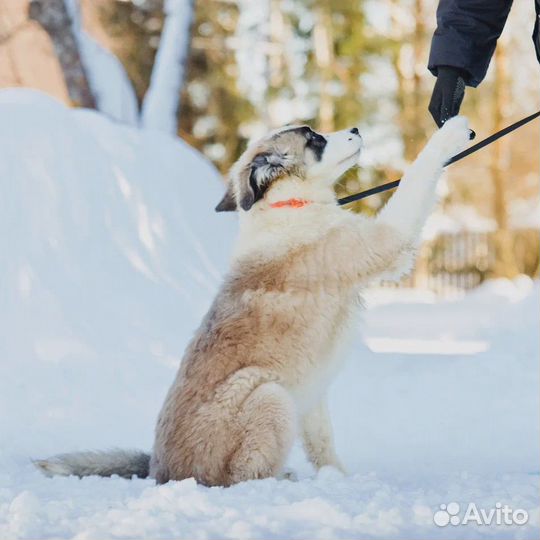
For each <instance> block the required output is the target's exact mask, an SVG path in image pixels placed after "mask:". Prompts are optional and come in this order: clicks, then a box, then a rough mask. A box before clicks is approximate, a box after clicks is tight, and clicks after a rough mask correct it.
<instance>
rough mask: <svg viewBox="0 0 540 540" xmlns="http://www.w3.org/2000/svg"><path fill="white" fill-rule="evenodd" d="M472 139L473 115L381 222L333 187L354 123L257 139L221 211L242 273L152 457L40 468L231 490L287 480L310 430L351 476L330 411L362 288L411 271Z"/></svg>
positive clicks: (200, 333)
mask: <svg viewBox="0 0 540 540" xmlns="http://www.w3.org/2000/svg"><path fill="white" fill-rule="evenodd" d="M468 139H469V130H468V127H467V121H466V120H465V119H464V118H462V117H458V118H454V119H451V120H449V121H448V122H447V123H446V124H445V125H444V126H443V127H442V129H441V130H439V131H438V132H437V133H435V135H433V137H432V138H431V139H430V141H429V142H428V144H427V146H426V147H425V148H424V150H423V151H422V152H421V153H420V155H419V156H418V158H417V159H416V161H415V162H414V163H413V164H412V165H411V166H410V167H409V169H408V170H407V171H406V173H405V175H404V177H403V180H402V182H401V184H400V186H399V188H398V189H397V191H396V192H395V194H394V195H393V196H392V198H391V199H390V200H389V202H388V203H387V204H386V206H385V207H384V208H383V209H382V210H381V211H380V212H379V214H378V215H377V216H376V217H374V218H366V217H363V216H359V215H356V214H354V213H351V212H348V211H345V210H343V209H341V208H339V207H338V205H337V204H336V200H335V195H334V190H333V185H334V183H335V182H336V181H337V179H338V178H339V177H340V176H341V175H342V174H343V173H344V172H345V171H346V170H347V169H349V168H350V167H352V166H353V165H355V164H356V163H357V159H358V156H359V154H360V151H361V148H362V138H361V137H360V134H359V132H358V129H357V128H352V129H348V130H344V131H338V132H335V133H331V134H325V135H321V134H319V133H316V132H314V131H313V130H312V129H310V128H309V127H307V126H296V127H291V126H288V127H284V128H282V129H280V130H277V131H275V132H273V133H271V134H269V135H268V136H266V137H264V138H263V139H261V140H259V141H258V142H256V143H254V144H252V145H250V146H249V147H248V149H247V150H246V151H245V152H244V154H243V155H242V156H241V157H240V159H239V160H238V162H237V163H236V164H235V165H234V167H233V168H232V170H231V174H230V179H229V185H228V190H227V192H226V194H225V197H224V198H223V200H222V201H221V202H220V203H219V205H218V206H217V208H216V210H217V211H234V210H238V211H239V214H240V215H239V222H240V234H239V238H238V242H237V245H236V249H235V253H234V256H233V260H232V266H231V269H230V271H229V273H228V275H227V276H226V278H225V280H224V283H223V285H222V287H221V289H220V291H219V292H218V294H217V296H216V298H215V300H214V302H213V304H212V306H211V308H210V310H209V311H208V313H207V315H206V316H205V318H204V319H203V321H202V323H201V325H200V327H199V329H198V330H197V332H196V333H195V336H194V337H193V339H192V341H191V343H190V344H189V346H188V348H187V350H186V352H185V355H184V358H183V360H182V363H181V365H180V369H179V371H178V374H177V376H176V379H175V381H174V382H173V385H172V387H171V388H170V390H169V393H168V395H167V397H166V399H165V403H164V405H163V408H162V410H161V413H160V415H159V418H158V421H157V426H156V432H155V444H154V450H153V453H152V455H151V456H149V455H148V454H144V453H142V452H125V451H119V450H117V451H112V452H81V453H74V454H63V455H60V456H55V457H52V458H50V459H46V460H41V461H37V462H36V465H37V466H38V467H39V468H41V469H42V470H43V471H44V472H45V473H46V474H48V475H54V474H60V475H69V474H74V475H78V476H85V475H90V474H97V475H102V476H105V475H107V476H108V475H111V474H118V475H120V476H124V477H131V476H132V475H137V476H141V477H145V476H148V475H149V476H151V477H152V478H155V479H156V481H157V482H159V483H163V482H167V481H168V480H181V479H183V478H188V477H194V478H195V479H196V480H197V481H198V482H200V483H202V484H205V485H209V486H214V485H219V486H229V485H231V484H234V483H236V482H241V481H244V480H250V479H255V478H265V477H270V476H278V475H279V474H280V473H281V471H282V469H283V465H284V463H285V461H286V459H287V455H288V453H289V450H290V448H291V445H292V443H293V441H294V439H295V437H296V436H297V435H299V436H301V438H302V440H303V443H304V447H305V450H306V453H307V455H308V457H309V459H310V461H311V462H312V463H313V465H314V466H315V467H316V468H320V467H322V466H324V465H331V466H334V467H337V468H340V469H341V468H342V466H341V464H340V462H339V459H338V458H337V456H336V453H335V450H334V445H333V441H332V429H331V425H330V420H329V416H328V412H327V408H326V403H325V394H326V390H327V387H328V385H329V383H330V381H331V380H332V376H333V374H334V373H335V372H336V370H337V369H338V367H339V364H340V362H339V357H338V355H336V354H335V348H336V344H337V342H338V338H339V336H340V335H341V333H342V332H343V330H344V328H346V326H347V321H348V320H349V319H350V316H351V312H352V310H353V309H354V307H355V306H356V305H358V293H359V291H360V290H361V289H362V287H364V286H365V285H366V284H368V283H370V282H373V281H374V280H380V279H382V278H384V279H389V278H396V279H397V278H398V277H400V276H401V275H403V274H404V273H405V272H407V271H409V269H410V268H411V266H412V263H413V261H414V255H415V249H416V246H417V244H418V242H419V237H420V231H421V229H422V226H423V224H424V222H425V220H426V218H427V216H428V215H429V213H430V212H431V210H432V208H433V205H434V203H435V200H436V184H437V180H438V179H439V177H440V175H441V172H442V170H443V167H444V165H445V163H446V162H447V161H448V160H449V159H450V158H451V157H452V156H453V155H454V154H456V153H457V152H459V151H460V150H462V149H463V148H464V147H465V145H466V144H467V141H468Z"/></svg>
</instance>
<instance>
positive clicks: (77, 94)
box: [28, 0, 96, 109]
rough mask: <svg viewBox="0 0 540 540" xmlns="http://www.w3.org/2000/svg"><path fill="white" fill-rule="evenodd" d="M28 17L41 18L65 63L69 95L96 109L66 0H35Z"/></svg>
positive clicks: (63, 66) (65, 77) (73, 99)
mask: <svg viewBox="0 0 540 540" xmlns="http://www.w3.org/2000/svg"><path fill="white" fill-rule="evenodd" d="M28 16H29V18H30V19H32V20H35V21H37V22H38V23H39V24H40V25H41V26H42V27H43V29H44V30H45V31H46V32H47V33H48V34H49V36H50V38H51V41H52V43H53V45H54V49H55V51H56V55H57V57H58V61H59V62H60V65H61V66H62V71H63V73H64V79H65V81H66V86H67V90H68V93H69V97H70V99H71V101H72V102H73V104H74V105H76V106H78V107H86V108H90V109H95V108H96V101H95V98H94V95H93V94H92V90H91V88H90V84H89V82H88V78H87V76H86V72H85V69H84V65H83V63H82V61H81V55H80V52H79V47H78V44H77V40H76V37H75V34H74V32H73V27H72V22H73V21H72V20H71V17H70V15H69V13H68V10H67V7H66V5H65V3H64V0H31V1H30V3H29V7H28Z"/></svg>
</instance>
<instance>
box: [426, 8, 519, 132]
mask: <svg viewBox="0 0 540 540" xmlns="http://www.w3.org/2000/svg"><path fill="white" fill-rule="evenodd" d="M511 6H512V0H440V2H439V7H438V8H437V29H436V30H435V33H434V34H433V39H432V41H431V52H430V55H429V63H428V68H429V70H430V71H431V73H433V75H435V76H436V77H437V82H436V83H435V88H434V89H433V95H432V96H431V102H430V104H429V111H430V113H431V115H432V116H433V119H434V120H435V122H436V123H437V125H438V126H439V127H440V126H441V125H442V124H443V123H444V122H445V121H446V120H448V118H451V117H452V116H455V115H457V114H458V113H459V108H460V106H461V102H462V101H463V96H464V94H465V86H466V85H467V86H473V87H476V86H478V85H479V84H480V83H481V82H482V80H483V78H484V77H485V75H486V71H487V68H488V66H489V62H490V60H491V57H492V56H493V51H494V50H495V46H496V44H497V39H498V38H499V36H500V35H501V32H502V31H503V28H504V24H505V22H506V19H507V17H508V13H509V12H510V8H511Z"/></svg>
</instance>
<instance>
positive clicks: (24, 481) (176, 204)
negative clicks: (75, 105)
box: [0, 89, 540, 539]
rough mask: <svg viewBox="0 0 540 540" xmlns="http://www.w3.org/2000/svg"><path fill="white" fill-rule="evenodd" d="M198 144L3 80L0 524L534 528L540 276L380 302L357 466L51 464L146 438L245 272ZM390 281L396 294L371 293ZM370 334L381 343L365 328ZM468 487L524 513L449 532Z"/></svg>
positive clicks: (356, 386) (359, 371)
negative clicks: (179, 474) (139, 470)
mask: <svg viewBox="0 0 540 540" xmlns="http://www.w3.org/2000/svg"><path fill="white" fill-rule="evenodd" d="M222 191H223V187H222V185H221V183H220V179H219V177H218V175H217V173H216V171H215V170H214V168H213V167H212V166H211V165H210V164H209V163H208V162H207V161H206V160H205V159H204V158H202V157H201V156H200V155H199V154H198V153H197V152H195V151H194V150H193V149H191V148H190V147H188V146H187V145H185V144H184V143H182V142H181V141H179V140H177V139H174V138H171V137H168V136H166V135H163V134H160V133H158V132H151V131H138V130H134V129H132V128H129V127H125V126H122V125H119V124H115V123H113V122H111V121H110V120H107V119H106V118H104V117H103V116H100V115H98V114H97V113H94V112H89V111H76V110H69V109H66V108H65V107H64V106H62V105H60V104H59V103H57V102H55V101H53V100H51V99H50V98H47V97H46V96H44V95H42V94H39V93H36V92H32V91H26V90H20V89H19V90H10V91H3V92H0V210H1V211H0V230H1V231H2V233H1V235H0V283H1V291H0V292H1V294H0V325H1V334H0V441H1V442H2V444H1V446H0V537H2V538H44V537H54V538H72V537H78V538H119V537H122V538H149V537H151V538H171V537H176V538H193V537H197V538H246V537H250V538H268V537H274V538H282V537H290V538H306V537H314V538H315V537H318V538H334V537H336V538H338V537H339V538H355V537H362V538H386V539H389V538H412V537H414V538H418V539H420V538H430V539H433V538H480V537H486V536H491V537H494V538H495V537H496V538H498V539H499V538H532V537H537V536H538V532H539V529H538V488H537V486H538V478H539V470H540V467H539V461H538V455H539V448H538V441H539V433H538V425H539V418H538V415H539V408H540V407H539V399H538V356H539V350H538V349H539V346H538V339H537V337H538V325H539V310H538V295H539V288H538V284H534V283H533V282H531V281H530V280H528V279H520V280H517V281H515V282H508V281H504V280H503V281H497V282H493V283H488V284H486V285H485V286H483V287H481V288H480V289H478V290H476V291H474V292H473V293H471V294H470V295H468V296H467V297H465V298H464V299H462V300H459V301H455V302H446V303H438V302H434V301H433V299H432V298H429V297H426V296H422V295H418V294H417V293H415V294H414V296H412V297H411V296H408V295H407V294H406V293H405V292H401V291H396V292H392V294H391V295H389V294H388V292H386V293H385V296H387V297H388V296H390V302H392V303H388V301H387V302H386V303H383V304H380V305H376V304H373V307H372V308H370V309H368V311H367V312H366V313H365V315H364V321H363V323H362V324H361V325H359V326H358V331H357V332H356V335H355V336H353V338H352V341H351V343H350V344H349V346H347V347H346V348H345V351H344V354H346V355H347V363H346V367H345V370H344V372H343V373H342V374H341V375H340V376H339V377H338V379H337V380H336V381H335V383H334V384H333V386H332V388H331V390H330V404H331V414H332V418H333V422H334V428H335V432H336V442H337V446H338V452H339V453H340V455H341V456H342V458H343V461H344V462H345V464H346V466H347V467H348V468H349V471H350V476H347V477H343V476H341V475H340V474H338V473H337V472H335V471H331V470H323V471H321V472H320V473H319V474H318V475H317V476H313V471H312V470H311V469H310V467H309V465H308V464H307V463H306V461H305V459H304V457H303V455H302V452H301V450H300V449H299V448H298V447H297V448H295V450H294V452H293V455H292V457H291V465H292V466H293V467H294V468H296V469H297V471H298V472H299V475H300V478H301V480H300V481H299V482H297V483H292V482H286V481H283V482H278V481H276V480H273V479H270V480H264V481H259V482H247V483H245V484H241V485H238V486H234V487H233V488H230V489H219V488H214V489H207V488H204V487H201V486H197V485H196V484H195V483H194V482H193V481H192V480H185V481H183V482H171V483H169V484H167V485H164V486H155V485H154V484H153V482H152V481H150V480H133V481H126V480H122V479H119V478H111V479H100V478H86V479H83V480H78V479H76V478H57V479H52V480H51V479H47V478H44V477H42V476H40V474H39V473H38V472H37V471H36V470H34V468H33V467H32V465H31V463H30V461H29V460H30V458H32V457H41V456H45V455H49V454H51V453H55V452H61V451H68V450H80V449H99V448H108V447H114V446H117V447H137V448H142V449H149V448H150V447H151V444H152V430H153V425H154V422H155V417H156V414H157V412H158V410H159V407H160V405H161V402H162V400H163V398H164V395H165V392H166V390H167V388H168V386H169V384H170V382H171V381H172V378H173V376H174V373H175V371H176V369H177V367H178V364H179V362H180V358H181V355H182V352H183V349H184V346H185V344H186V342H187V340H188V339H189V337H190V335H191V333H192V331H193V329H194V328H195V326H196V325H197V324H198V322H199V320H200V318H201V316H202V315H203V313H204V312H205V310H206V308H207V307H208V305H209V302H210V301H211V299H212V295H213V293H214V292H215V290H216V288H217V286H218V285H219V281H220V278H221V275H222V273H223V272H224V271H225V270H226V267H227V258H228V254H229V252H230V249H231V241H232V239H233V237H234V233H235V227H236V224H235V217H234V216H232V215H223V214H219V215H218V214H214V212H213V207H214V205H215V204H216V202H217V201H218V200H219V199H220V197H221V195H222ZM375 297H378V298H381V296H380V295H379V296H377V295H375ZM361 334H363V338H362V337H361ZM451 501H456V502H459V503H463V504H466V503H467V502H476V503H477V504H479V505H483V506H484V507H485V508H491V507H492V506H493V505H494V504H495V503H496V502H498V501H500V502H502V503H503V504H504V503H507V504H510V505H511V506H512V507H513V508H524V509H526V510H527V511H528V512H529V514H530V519H529V524H528V525H526V526H521V527H503V528H501V527H473V526H467V527H452V526H448V527H446V528H438V527H437V526H435V525H434V524H433V512H434V511H436V510H438V509H439V505H440V504H443V503H448V502H451Z"/></svg>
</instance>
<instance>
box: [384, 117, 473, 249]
mask: <svg viewBox="0 0 540 540" xmlns="http://www.w3.org/2000/svg"><path fill="white" fill-rule="evenodd" d="M468 140H469V128H468V122H467V119H466V118H464V117H462V116H458V117H455V118H452V119H450V120H448V121H447V122H446V123H445V124H444V125H443V127H442V128H441V129H440V130H439V131H437V132H436V133H435V134H434V135H433V136H432V137H431V139H430V140H429V141H428V143H427V145H426V146H425V148H424V149H423V150H422V152H420V154H419V155H418V157H417V159H416V160H415V161H414V162H413V163H412V165H411V166H410V167H409V168H408V169H407V171H406V172H405V174H404V175H403V179H402V180H401V183H400V185H399V187H398V189H397V190H396V192H395V193H394V195H393V196H392V197H391V198H390V200H389V201H388V203H387V204H386V206H385V207H384V208H383V209H382V210H381V211H380V212H379V215H378V216H377V220H378V221H379V222H380V223H385V224H389V225H391V226H393V227H394V228H396V229H397V230H398V231H400V233H401V234H402V235H403V236H404V238H405V239H406V240H407V241H409V242H411V244H413V245H416V244H417V243H418V241H419V237H420V232H421V230H422V227H423V225H424V223H425V221H426V219H427V217H428V215H429V214H430V213H431V211H432V210H433V207H434V205H435V202H436V187H437V181H438V180H439V178H440V176H441V173H442V170H443V167H444V165H445V164H446V163H447V162H448V160H449V159H450V158H451V157H453V156H454V155H455V154H457V153H458V152H459V151H461V150H462V149H463V148H465V146H466V145H467V142H468Z"/></svg>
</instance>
